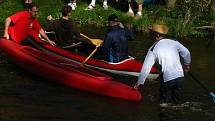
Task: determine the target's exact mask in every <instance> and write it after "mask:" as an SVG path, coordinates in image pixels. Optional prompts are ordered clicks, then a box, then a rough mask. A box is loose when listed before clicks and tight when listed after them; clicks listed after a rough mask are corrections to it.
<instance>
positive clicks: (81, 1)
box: [0, 0, 215, 37]
mask: <svg viewBox="0 0 215 121" xmlns="http://www.w3.org/2000/svg"><path fill="white" fill-rule="evenodd" d="M34 2H36V3H37V4H39V6H40V12H39V16H38V19H39V20H40V22H41V23H42V24H44V23H45V20H46V17H47V16H48V15H52V16H53V17H54V18H60V16H61V14H60V9H61V6H62V5H63V2H62V1H61V0H34ZM77 2H78V3H77V5H78V7H77V9H76V10H75V11H73V12H72V15H71V19H74V20H75V21H76V22H78V23H79V24H80V25H88V24H93V25H97V26H107V17H108V16H109V15H110V14H112V13H115V14H117V15H118V16H119V19H120V21H122V22H123V23H124V24H125V25H127V24H130V25H132V26H133V27H134V28H139V29H140V30H141V29H146V28H147V27H148V26H151V25H152V24H153V23H155V22H159V23H165V24H167V25H168V26H169V28H170V33H169V34H170V35H172V36H175V37H178V36H179V37H181V36H193V35H197V36H200V35H201V32H198V31H194V30H193V28H194V27H197V26H203V25H208V24H209V23H210V22H211V21H214V19H215V13H214V11H215V7H214V6H213V5H214V4H215V2H213V0H177V4H176V6H175V7H174V8H171V9H169V8H166V6H164V5H149V6H145V7H144V8H143V11H142V13H143V16H142V18H139V19H136V18H134V17H129V16H127V15H126V13H125V11H120V9H118V8H116V7H115V6H110V7H109V9H108V10H104V9H103V8H102V3H101V2H100V3H97V4H96V9H95V10H92V11H86V10H84V9H85V8H86V7H87V5H88V4H87V1H86V0H78V1H77ZM212 2H213V5H212ZM123 5H126V4H123ZM120 7H122V6H120ZM124 7H126V6H124ZM212 8H214V9H213V10H214V11H212V12H211V10H212ZM116 9H117V10H116ZM21 10H24V6H23V0H4V2H3V3H2V4H1V5H0V11H1V12H0V16H1V18H0V23H4V21H5V19H6V17H8V16H9V15H11V14H12V13H14V12H16V11H21ZM214 23H215V22H214Z"/></svg>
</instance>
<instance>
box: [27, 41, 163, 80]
mask: <svg viewBox="0 0 215 121" xmlns="http://www.w3.org/2000/svg"><path fill="white" fill-rule="evenodd" d="M28 39H29V41H31V42H33V43H34V44H37V42H35V40H33V39H31V38H30V37H28ZM37 41H38V42H40V45H39V44H37V46H38V48H41V50H44V48H45V49H47V50H49V51H51V52H53V53H56V54H58V55H61V56H63V57H66V58H68V59H70V60H71V61H75V62H78V63H82V62H83V61H84V60H85V59H86V58H87V57H86V56H83V55H80V54H77V53H73V52H71V51H69V50H66V49H63V48H61V47H58V46H52V45H50V44H47V43H46V42H43V41H42V40H37ZM39 46H40V47H39ZM85 65H86V66H88V67H90V68H96V69H99V70H103V71H107V72H110V73H115V74H119V75H130V76H139V73H140V71H141V68H142V65H143V63H141V62H139V61H138V60H136V59H135V58H133V57H130V58H128V59H126V60H123V61H121V62H119V63H110V62H107V61H104V60H99V59H95V58H90V59H89V60H88V61H87V62H86V63H85ZM158 76H159V74H158V72H157V69H156V68H154V67H153V68H152V69H151V72H150V74H149V76H148V77H147V79H150V80H154V79H156V78H157V77H158Z"/></svg>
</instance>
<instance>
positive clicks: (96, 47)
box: [81, 46, 98, 65]
mask: <svg viewBox="0 0 215 121" xmlns="http://www.w3.org/2000/svg"><path fill="white" fill-rule="evenodd" d="M97 49H98V46H96V49H94V50H93V52H92V53H90V55H89V56H88V57H87V58H86V59H85V60H84V61H83V62H82V63H81V64H82V65H84V64H85V63H86V62H87V61H88V60H89V59H90V57H91V56H92V55H93V54H94V53H95V52H96V51H97Z"/></svg>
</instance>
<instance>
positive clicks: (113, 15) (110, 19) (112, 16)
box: [108, 14, 119, 22]
mask: <svg viewBox="0 0 215 121" xmlns="http://www.w3.org/2000/svg"><path fill="white" fill-rule="evenodd" d="M108 21H116V22H118V21H119V20H118V17H117V16H116V14H111V15H110V16H109V17H108Z"/></svg>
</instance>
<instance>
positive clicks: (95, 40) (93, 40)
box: [90, 39, 103, 46]
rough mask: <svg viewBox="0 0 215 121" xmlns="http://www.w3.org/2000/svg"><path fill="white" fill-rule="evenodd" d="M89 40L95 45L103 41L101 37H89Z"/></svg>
mask: <svg viewBox="0 0 215 121" xmlns="http://www.w3.org/2000/svg"><path fill="white" fill-rule="evenodd" d="M90 41H91V42H92V43H93V44H94V45H96V46H101V44H102V43H103V40H101V39H91V40H90Z"/></svg>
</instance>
